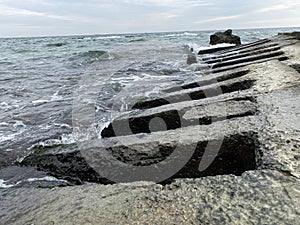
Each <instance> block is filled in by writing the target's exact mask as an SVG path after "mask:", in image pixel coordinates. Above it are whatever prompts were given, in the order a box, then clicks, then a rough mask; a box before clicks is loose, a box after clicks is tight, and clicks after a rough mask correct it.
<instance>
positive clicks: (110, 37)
mask: <svg viewBox="0 0 300 225" xmlns="http://www.w3.org/2000/svg"><path fill="white" fill-rule="evenodd" d="M120 38H124V36H118V35H113V36H100V37H96V38H94V39H95V40H103V39H104V40H105V39H120Z"/></svg>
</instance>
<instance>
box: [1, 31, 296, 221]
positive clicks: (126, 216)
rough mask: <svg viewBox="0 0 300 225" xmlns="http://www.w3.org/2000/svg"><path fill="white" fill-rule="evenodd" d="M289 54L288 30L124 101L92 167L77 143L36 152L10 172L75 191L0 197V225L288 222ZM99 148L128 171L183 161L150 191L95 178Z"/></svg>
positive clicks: (92, 155) (292, 142)
mask: <svg viewBox="0 0 300 225" xmlns="http://www.w3.org/2000/svg"><path fill="white" fill-rule="evenodd" d="M299 57H300V40H299V33H297V32H295V33H292V34H280V35H277V36H274V37H270V38H268V39H264V40H260V41H257V42H254V43H250V44H246V45H239V46H236V47H233V48H230V49H225V50H221V51H218V52H216V53H214V54H213V55H211V54H207V52H200V53H199V55H198V56H197V61H198V63H196V64H193V65H192V66H193V67H194V68H195V73H196V74H197V71H201V72H202V73H203V72H204V73H207V75H206V76H204V77H201V78H199V79H197V80H194V81H191V82H187V83H185V84H181V85H177V86H176V85H175V86H174V85H172V86H169V88H167V89H165V90H162V91H161V93H160V94H159V95H157V96H156V97H153V98H151V99H143V100H142V101H137V102H132V103H131V104H132V109H133V110H132V111H130V112H126V113H124V114H123V115H121V116H119V117H118V118H115V120H113V121H112V122H111V124H110V125H109V126H108V127H107V128H105V129H104V130H103V131H102V137H103V139H104V140H107V141H106V145H105V147H103V146H102V143H98V142H97V141H95V142H93V143H88V144H86V145H85V148H86V150H88V151H87V152H88V158H89V159H94V161H89V162H87V160H86V155H85V156H83V155H82V153H83V152H82V151H80V148H79V147H78V146H77V145H74V146H73V148H68V151H65V150H64V147H63V146H57V147H56V148H49V149H47V148H41V147H39V148H36V149H35V151H34V152H33V153H32V155H29V156H28V157H27V158H25V159H24V160H23V161H22V162H20V164H19V165H18V166H19V167H21V168H22V167H24V168H32V167H33V168H37V169H38V170H40V171H43V172H45V173H47V174H49V175H52V176H54V177H56V178H58V179H63V180H66V181H67V182H68V185H78V184H80V185H78V186H68V187H54V188H53V187H46V188H36V187H28V188H10V189H1V190H0V199H1V203H0V224H20V225H21V224H293V225H294V224H298V223H299V220H300V208H299V205H300V180H299V179H300V165H299V164H300V120H299V112H300V104H299V102H300V75H299V72H300V70H299V68H300V61H299ZM155 118H160V119H162V120H163V121H164V126H155V127H153V128H151V126H150V125H149V123H151V121H152V120H153V119H155ZM126 126H128V128H130V129H117V128H120V127H122V128H124V127H126ZM209 143H213V145H217V144H218V143H221V144H220V146H219V151H218V152H213V151H212V152H208V153H207V151H206V147H207V145H208V144H209ZM178 146H183V147H182V148H178ZM101 148H105V149H106V150H108V151H109V152H110V153H111V154H112V155H113V156H114V157H115V158H118V160H120V161H122V162H124V163H126V164H130V165H132V166H145V167H146V166H150V165H153V164H158V163H160V162H163V161H164V160H165V159H166V158H168V157H169V156H172V157H171V158H172V159H173V160H174V161H176V162H177V161H180V160H182V161H184V157H186V158H187V161H186V163H184V166H183V167H182V168H181V169H180V170H178V171H177V172H176V173H174V174H172V176H171V177H169V178H168V179H167V180H163V181H162V182H160V183H159V184H155V183H153V182H151V180H152V178H153V177H147V176H146V175H145V181H143V182H133V183H126V184H124V182H125V181H126V180H125V181H124V182H123V180H122V178H119V177H118V176H116V180H120V182H117V183H118V184H114V183H115V182H111V181H110V180H108V179H106V178H105V177H103V176H101V175H100V174H99V173H97V172H96V171H99V170H98V168H97V164H98V163H99V161H97V154H98V152H99V151H104V150H105V149H101ZM191 148H193V152H192V153H191V155H188V153H189V150H190V149H191ZM178 149H179V151H181V155H180V154H177V155H176V154H175V155H173V152H174V151H175V150H176V151H178ZM189 156H190V157H189ZM181 157H182V158H181ZM210 158H212V162H211V165H209V166H208V167H207V168H205V169H204V170H201V162H202V161H203V160H204V161H205V160H206V161H209V160H210ZM199 164H200V167H199ZM91 165H94V166H91ZM204 167H205V166H204ZM163 168H164V167H163V166H162V167H158V168H156V170H155V173H156V174H157V177H159V175H160V174H163V173H164V172H165V171H164V170H163ZM124 179H125V178H124ZM133 181H134V180H133ZM88 182H93V183H94V182H95V183H99V184H88Z"/></svg>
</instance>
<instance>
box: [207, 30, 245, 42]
mask: <svg viewBox="0 0 300 225" xmlns="http://www.w3.org/2000/svg"><path fill="white" fill-rule="evenodd" d="M222 43H228V44H236V45H240V44H241V38H240V37H239V36H236V35H233V34H232V30H231V29H228V30H226V31H225V32H217V33H215V34H213V35H211V36H210V43H209V44H211V45H216V44H222Z"/></svg>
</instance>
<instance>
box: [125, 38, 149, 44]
mask: <svg viewBox="0 0 300 225" xmlns="http://www.w3.org/2000/svg"><path fill="white" fill-rule="evenodd" d="M142 41H147V40H146V39H145V38H138V39H133V40H130V41H129V43H133V42H142Z"/></svg>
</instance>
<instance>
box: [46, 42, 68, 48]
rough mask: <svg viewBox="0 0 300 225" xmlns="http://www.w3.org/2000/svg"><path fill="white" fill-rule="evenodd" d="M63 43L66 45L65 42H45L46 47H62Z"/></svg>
mask: <svg viewBox="0 0 300 225" xmlns="http://www.w3.org/2000/svg"><path fill="white" fill-rule="evenodd" d="M64 45H67V43H51V44H47V47H62V46H64Z"/></svg>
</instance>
